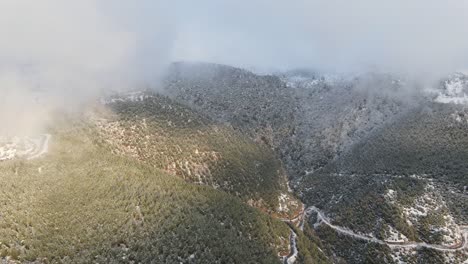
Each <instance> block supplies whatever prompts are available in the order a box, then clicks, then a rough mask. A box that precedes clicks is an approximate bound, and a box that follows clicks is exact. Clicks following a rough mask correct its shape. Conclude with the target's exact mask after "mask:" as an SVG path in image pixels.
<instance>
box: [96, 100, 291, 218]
mask: <svg viewBox="0 0 468 264" xmlns="http://www.w3.org/2000/svg"><path fill="white" fill-rule="evenodd" d="M106 106H107V107H109V109H110V111H108V110H106V109H99V110H98V111H96V112H95V113H93V119H94V120H95V123H96V125H97V128H98V131H99V132H100V136H101V138H103V139H104V140H105V143H106V144H108V145H109V146H110V150H111V151H112V152H114V153H116V154H121V155H126V156H130V157H132V158H135V159H137V160H139V161H141V162H144V163H145V164H148V165H151V166H153V167H155V168H159V169H162V170H164V171H166V172H167V173H168V174H171V175H174V176H177V177H180V178H182V179H185V180H186V181H187V182H191V183H197V184H205V185H209V186H213V187H214V188H216V189H220V190H224V191H226V192H228V193H230V194H233V195H235V196H238V197H241V198H242V199H243V200H244V201H246V202H248V203H249V204H251V205H254V206H256V207H259V208H262V209H264V210H267V211H268V212H270V213H275V212H276V213H281V214H288V213H290V214H294V213H295V212H296V211H297V210H299V209H300V208H299V203H297V202H295V199H294V198H293V197H292V196H291V195H290V194H289V193H288V190H287V177H286V175H285V172H284V171H283V169H282V166H281V162H280V161H279V160H278V159H277V158H276V157H275V154H274V152H273V151H272V150H271V149H269V148H268V147H266V146H264V145H262V144H257V143H255V142H254V141H252V140H251V139H250V138H249V137H247V136H245V135H243V134H241V133H240V132H238V131H235V130H233V129H232V128H231V127H230V126H226V125H223V124H219V123H216V122H214V121H211V120H209V119H207V118H205V117H203V116H201V115H200V114H198V113H196V112H195V111H194V110H191V109H189V108H187V107H184V106H182V105H180V104H178V103H176V102H174V101H173V100H171V99H169V98H167V97H164V96H161V95H158V94H155V93H152V92H142V93H138V95H137V96H136V95H135V94H133V95H130V97H129V96H128V95H127V97H125V95H122V96H120V97H114V98H113V99H110V100H109V101H108V102H107V104H106ZM280 195H283V196H285V195H286V197H287V198H288V200H289V201H290V203H289V204H283V205H280V200H279V197H280ZM279 207H281V210H279Z"/></svg>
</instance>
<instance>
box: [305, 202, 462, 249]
mask: <svg viewBox="0 0 468 264" xmlns="http://www.w3.org/2000/svg"><path fill="white" fill-rule="evenodd" d="M311 212H316V213H317V222H318V223H319V224H326V225H327V226H329V227H330V228H332V229H334V230H335V231H336V232H338V233H341V234H344V235H347V236H351V237H354V238H356V239H360V240H365V241H369V242H374V243H377V244H381V245H387V246H388V247H390V248H420V247H424V248H430V249H435V250H440V251H445V252H455V251H459V250H463V249H466V248H467V240H468V226H460V229H461V231H462V234H461V236H462V242H461V243H459V244H457V245H454V246H445V245H436V244H428V243H424V242H405V243H397V242H388V241H384V240H380V239H377V238H375V237H370V236H365V235H361V234H358V233H355V232H353V231H351V230H349V229H347V228H344V227H341V226H336V225H333V224H332V223H330V221H329V220H328V218H327V217H326V216H325V214H324V213H323V212H322V211H320V210H319V209H318V208H317V207H315V206H310V207H308V208H307V209H306V210H304V217H307V216H308V215H310V213H311Z"/></svg>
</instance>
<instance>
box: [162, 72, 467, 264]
mask: <svg viewBox="0 0 468 264" xmlns="http://www.w3.org/2000/svg"><path fill="white" fill-rule="evenodd" d="M464 80H465V78H464V77H463V76H462V75H460V74H456V75H453V76H449V77H448V79H447V80H442V81H441V82H440V87H438V88H437V89H436V90H435V91H426V90H423V89H419V88H418V89H414V88H413V87H414V85H415V84H413V83H409V82H408V81H406V80H401V79H399V78H397V77H396V76H392V75H388V74H382V73H367V74H361V75H356V76H326V75H325V76H323V75H320V74H318V73H307V72H305V73H304V71H292V72H288V73H285V74H278V75H276V76H275V75H271V76H263V75H255V74H253V73H249V72H247V71H245V70H241V69H236V68H233V67H229V66H223V65H212V64H204V63H201V64H197V63H177V64H174V65H173V66H172V69H171V71H170V72H169V74H168V77H167V79H166V84H165V89H166V92H165V93H166V94H168V95H169V96H170V97H172V98H174V99H175V100H177V101H178V102H181V103H183V104H186V105H187V106H189V107H191V108H194V109H197V111H200V112H201V113H204V114H206V115H207V116H210V117H212V118H214V119H215V120H219V121H220V122H225V123H227V124H229V125H231V126H232V127H233V128H234V129H236V130H238V131H241V132H243V133H244V134H247V135H249V136H250V137H251V138H252V139H254V140H256V141H257V142H259V143H263V144H265V145H266V146H268V147H271V148H272V149H273V150H274V151H275V153H276V155H277V156H278V157H279V158H280V159H281V161H282V163H283V164H284V166H285V168H286V172H287V174H288V178H289V179H290V186H291V187H292V188H293V189H294V191H295V194H296V195H297V196H298V197H300V198H301V200H302V202H303V203H304V204H305V205H306V208H308V209H310V210H309V211H308V213H306V214H305V215H306V216H305V217H304V218H305V219H306V220H308V221H307V222H308V224H309V225H308V226H309V227H310V228H311V232H313V233H314V234H317V235H318V236H319V237H320V238H321V240H322V242H323V243H324V245H325V249H326V250H327V252H328V254H329V255H331V256H333V261H334V262H337V263H340V262H344V263H371V262H374V263H395V262H396V263H398V262H400V261H403V262H404V263H429V262H430V261H432V262H433V263H444V262H448V263H451V262H452V263H456V262H460V261H461V260H463V259H464V258H466V257H467V251H466V249H464V246H465V240H466V238H465V236H466V227H465V226H466V222H467V215H466V211H467V202H468V199H467V198H468V197H467V193H466V186H467V182H466V179H467V178H466V176H465V173H466V168H465V166H464V163H465V162H464V160H465V156H466V153H465V152H466V149H468V146H466V141H465V131H466V124H467V123H468V122H466V120H465V119H466V118H465V116H466V114H465V110H464V106H463V105H455V104H454V103H458V104H460V103H462V101H460V100H458V99H457V100H455V101H454V100H449V101H447V99H445V100H442V101H441V100H440V98H441V96H442V95H444V96H445V97H444V98H447V97H450V98H454V97H457V98H459V97H463V96H464V88H463V87H464V86H463V83H464ZM454 87H455V88H454ZM460 87H462V88H460ZM416 88H417V87H416ZM434 92H435V93H434ZM306 212H307V210H306ZM322 249H323V248H322ZM452 249H453V250H452Z"/></svg>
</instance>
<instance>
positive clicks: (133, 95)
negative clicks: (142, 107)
mask: <svg viewBox="0 0 468 264" xmlns="http://www.w3.org/2000/svg"><path fill="white" fill-rule="evenodd" d="M151 97H152V96H151V95H150V94H147V93H145V92H143V91H137V92H128V93H122V94H117V95H113V96H110V97H106V98H101V99H100V102H101V104H103V105H107V104H111V103H116V102H140V101H143V100H145V99H147V98H151Z"/></svg>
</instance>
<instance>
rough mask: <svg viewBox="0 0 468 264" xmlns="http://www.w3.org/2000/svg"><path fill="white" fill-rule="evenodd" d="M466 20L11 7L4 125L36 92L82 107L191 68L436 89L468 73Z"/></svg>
mask: <svg viewBox="0 0 468 264" xmlns="http://www.w3.org/2000/svg"><path fill="white" fill-rule="evenodd" d="M466 14H468V2H467V1H461V0H458V1H455V0H444V1H441V0H438V1H436V0H424V1H423V0H412V1H408V0H392V1H385V0H382V1H375V0H354V1H344V0H342V1H338V0H291V1H280V0H223V1H219V0H198V1H189V0H171V1H169V0H165V1H163V0H133V1H128V0H80V1H63V0H41V1H37V0H0V94H1V95H2V96H1V97H0V120H1V119H4V117H3V118H2V116H7V115H8V116H11V114H10V113H11V112H14V113H16V115H17V116H22V115H23V114H24V113H23V112H25V111H26V112H27V111H29V112H30V111H31V109H25V108H24V107H18V105H19V104H18V102H17V100H18V98H21V99H20V100H22V101H23V102H26V103H25V104H26V105H34V101H37V98H36V95H34V94H31V93H30V91H31V90H34V91H37V90H47V91H48V92H49V95H50V96H49V98H48V100H50V101H54V102H58V103H60V104H63V105H70V103H74V102H76V101H79V100H84V99H86V98H88V97H90V96H93V95H94V94H96V93H98V92H101V91H102V90H106V89H113V90H119V89H126V88H129V87H139V86H143V85H156V83H157V81H158V80H159V79H160V77H161V76H162V74H164V69H165V68H166V66H167V65H168V64H169V63H170V62H172V61H181V60H182V61H204V62H215V63H222V64H229V65H233V66H240V67H246V68H249V69H259V70H262V71H268V70H275V71H277V70H287V69H293V68H310V69H315V70H318V71H324V72H361V71H369V70H379V71H385V72H392V73H397V74H406V75H411V76H415V77H416V78H434V79H436V78H439V77H441V76H444V75H446V74H447V73H450V72H453V71H457V70H460V69H468V16H466ZM15 108H18V109H16V110H15ZM27 122H30V121H29V120H28V121H27Z"/></svg>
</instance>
